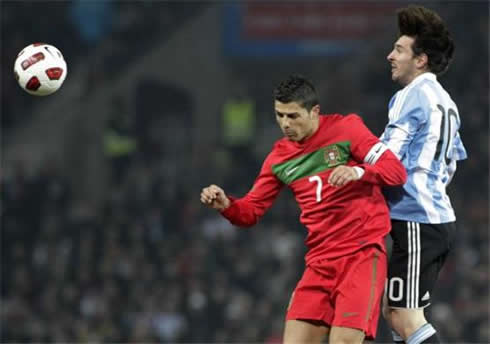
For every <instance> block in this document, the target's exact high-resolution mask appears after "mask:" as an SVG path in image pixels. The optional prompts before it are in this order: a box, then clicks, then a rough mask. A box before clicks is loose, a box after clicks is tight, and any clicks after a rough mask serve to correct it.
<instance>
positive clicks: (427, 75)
mask: <svg viewBox="0 0 490 344" xmlns="http://www.w3.org/2000/svg"><path fill="white" fill-rule="evenodd" d="M422 80H432V81H436V80H437V76H436V75H435V74H434V73H431V72H425V73H422V74H420V75H417V77H416V78H415V79H413V80H412V82H411V83H409V84H408V85H407V86H406V87H409V86H412V85H415V84H418V83H419V82H421V81H422Z"/></svg>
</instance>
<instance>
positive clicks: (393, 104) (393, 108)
mask: <svg viewBox="0 0 490 344" xmlns="http://www.w3.org/2000/svg"><path fill="white" fill-rule="evenodd" d="M428 108H430V107H429V105H428V103H427V100H426V99H425V98H424V97H423V96H421V95H420V92H418V91H417V90H413V89H412V90H405V91H400V92H399V93H397V95H396V97H395V99H393V100H392V101H390V104H389V122H388V124H387V125H386V128H385V130H384V132H383V134H382V135H381V141H382V142H383V143H384V144H386V145H387V146H388V147H389V148H390V150H391V151H392V152H393V153H395V155H396V156H397V157H398V158H399V159H402V158H403V156H404V155H405V153H406V151H407V149H408V146H409V145H410V142H412V140H413V137H414V136H415V134H416V133H417V131H418V129H419V128H420V127H421V126H422V125H424V123H426V122H427V120H428V114H427V112H426V111H425V109H428Z"/></svg>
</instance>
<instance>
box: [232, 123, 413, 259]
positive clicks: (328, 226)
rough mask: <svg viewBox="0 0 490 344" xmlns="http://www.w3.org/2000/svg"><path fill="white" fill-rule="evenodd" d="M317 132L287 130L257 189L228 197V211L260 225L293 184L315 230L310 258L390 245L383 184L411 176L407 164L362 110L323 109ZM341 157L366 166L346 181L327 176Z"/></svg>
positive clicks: (237, 220)
mask: <svg viewBox="0 0 490 344" xmlns="http://www.w3.org/2000/svg"><path fill="white" fill-rule="evenodd" d="M319 120H320V123H319V127H318V129H317V130H316V132H315V133H314V134H313V135H312V136H311V137H309V138H307V139H306V140H304V141H303V142H295V141H291V140H288V139H286V138H282V139H280V140H278V141H277V142H276V143H275V144H274V147H273V149H272V151H271V152H270V153H269V155H268V156H267V158H266V159H265V161H264V163H263V165H262V169H261V171H260V173H259V176H258V177H257V178H256V180H255V182H254V185H253V187H252V189H251V190H250V191H249V192H248V193H247V194H246V195H245V196H244V197H242V198H239V199H234V198H232V197H229V198H230V199H231V200H232V202H231V205H230V206H229V207H228V208H227V209H226V210H224V211H223V212H222V215H223V216H224V217H226V218H227V219H228V220H230V222H231V223H233V224H235V225H237V226H241V227H249V226H252V225H254V224H255V223H256V222H257V221H258V219H259V218H260V217H261V216H262V215H264V213H265V212H266V210H267V209H268V208H269V207H270V206H271V205H272V203H273V202H274V200H275V199H276V197H277V195H278V194H279V192H280V191H281V189H282V188H283V187H284V186H286V187H288V188H290V189H291V190H292V192H293V194H294V197H295V199H296V202H297V203H298V205H299V207H300V209H301V216H300V221H301V223H302V224H303V225H305V226H306V228H307V230H308V235H307V237H306V241H305V242H306V245H307V246H308V253H307V255H306V258H305V259H306V262H307V264H308V263H312V262H314V261H317V260H320V259H328V258H334V257H339V256H343V255H348V254H352V253H353V252H356V251H358V250H360V249H361V248H362V247H363V246H365V245H373V244H377V245H378V246H379V247H380V248H381V249H383V250H384V237H385V236H386V235H387V234H388V232H389V231H390V228H391V225H390V217H389V210H388V206H387V204H386V201H385V199H384V197H383V194H382V190H381V187H382V186H384V185H401V184H403V183H404V182H405V180H406V172H405V169H404V168H403V165H402V164H401V163H400V161H399V160H398V159H397V158H396V156H395V155H394V154H393V153H391V152H390V151H389V150H388V149H387V148H386V146H385V145H384V144H383V143H381V142H380V141H379V139H378V138H377V137H376V136H375V135H374V134H372V133H371V132H370V131H369V130H368V129H367V127H366V126H365V125H364V123H363V122H362V120H361V118H360V117H359V116H357V115H349V116H342V115H337V114H334V115H321V116H320V118H319ZM340 165H347V166H359V167H360V168H363V169H364V174H363V175H362V177H361V178H360V179H359V180H356V181H353V182H350V183H348V184H346V185H344V186H342V187H335V186H332V185H330V184H329V183H328V178H329V176H330V174H331V172H332V170H333V169H334V168H335V167H337V166H340Z"/></svg>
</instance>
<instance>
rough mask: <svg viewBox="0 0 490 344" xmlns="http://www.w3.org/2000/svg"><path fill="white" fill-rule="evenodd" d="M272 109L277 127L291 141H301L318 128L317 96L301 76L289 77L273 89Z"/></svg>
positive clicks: (313, 88) (310, 84)
mask: <svg viewBox="0 0 490 344" xmlns="http://www.w3.org/2000/svg"><path fill="white" fill-rule="evenodd" d="M274 109H275V113H276V120H277V123H278V124H279V127H281V130H282V132H283V133H284V135H285V136H286V137H287V138H288V139H289V140H291V141H302V140H304V139H305V138H308V137H310V136H311V135H312V134H313V133H314V132H315V131H316V129H317V128H318V121H319V118H318V115H319V113H320V105H319V104H318V96H317V94H316V91H315V87H314V86H313V84H312V83H311V82H310V81H309V80H307V79H306V78H304V77H303V76H301V75H291V76H289V77H288V78H287V79H285V80H283V81H282V82H281V83H280V84H279V85H278V86H277V87H276V88H275V90H274Z"/></svg>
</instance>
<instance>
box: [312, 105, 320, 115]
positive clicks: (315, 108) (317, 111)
mask: <svg viewBox="0 0 490 344" xmlns="http://www.w3.org/2000/svg"><path fill="white" fill-rule="evenodd" d="M310 114H311V116H312V117H314V116H318V115H319V114H320V105H319V104H317V105H315V106H313V107H312V108H311V111H310Z"/></svg>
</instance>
